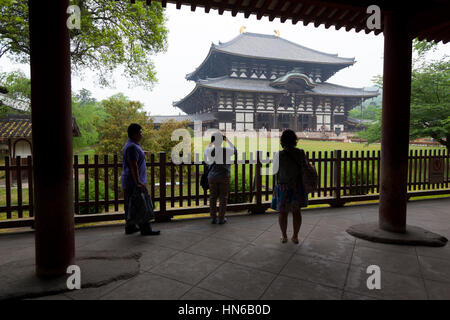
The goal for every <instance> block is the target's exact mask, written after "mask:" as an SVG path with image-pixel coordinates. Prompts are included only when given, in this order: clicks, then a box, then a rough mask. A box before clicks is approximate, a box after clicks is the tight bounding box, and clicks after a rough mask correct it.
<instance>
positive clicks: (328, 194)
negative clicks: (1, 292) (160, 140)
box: [0, 149, 450, 228]
mask: <svg viewBox="0 0 450 320" xmlns="http://www.w3.org/2000/svg"><path fill="white" fill-rule="evenodd" d="M307 156H308V159H309V162H310V163H311V164H313V165H314V166H315V167H316V169H317V173H318V175H319V188H318V190H317V191H316V192H315V193H314V194H310V201H309V204H311V205H314V204H329V205H331V206H342V205H344V204H345V203H346V202H357V201H367V200H376V199H378V197H379V180H380V161H379V160H380V151H372V152H369V151H366V152H364V151H361V152H359V151H355V152H353V151H350V152H347V151H344V152H342V151H340V150H335V151H331V152H327V151H325V152H321V151H319V152H311V153H309V152H307ZM258 157H259V159H258V161H257V159H254V160H245V162H243V161H238V160H235V162H234V163H233V164H232V167H231V185H230V189H231V191H230V196H229V204H228V210H230V211H233V210H234V211H236V210H240V211H242V210H249V211H250V212H253V213H258V212H264V211H265V210H266V209H267V208H268V207H269V206H270V201H271V198H272V190H273V188H274V186H275V183H276V178H275V176H272V175H262V174H261V169H264V168H268V167H269V164H267V163H264V159H267V157H268V154H266V155H265V157H264V159H263V158H262V155H261V154H259V155H258ZM249 158H250V159H253V158H256V157H253V156H252V157H249ZM436 159H440V161H442V162H443V180H442V181H441V182H440V183H432V182H431V181H430V178H429V176H430V163H431V161H435V160H436ZM10 160H11V159H9V158H8V157H6V158H5V163H4V165H1V166H0V228H12V227H23V226H32V224H33V215H34V213H33V205H32V204H33V183H32V181H33V177H32V159H31V157H28V158H27V161H21V160H22V159H20V157H17V158H16V159H14V160H15V161H13V163H11V161H10ZM259 160H261V161H259ZM449 162H450V161H449V153H448V152H447V151H445V150H442V149H441V150H426V149H425V150H419V151H418V150H414V151H410V154H409V161H408V164H409V166H408V167H409V168H408V184H407V188H408V196H409V197H412V196H420V195H443V194H450V189H449V182H450V179H449V172H450V168H449ZM146 165H147V176H148V189H149V192H150V194H151V196H152V198H153V200H154V202H155V205H156V216H157V220H169V219H171V218H172V217H173V216H176V215H187V214H198V213H207V212H209V207H208V197H209V195H208V193H205V192H204V191H203V189H202V188H201V186H200V177H201V175H202V173H203V172H204V170H205V169H206V167H207V165H206V164H205V163H204V162H200V161H197V163H191V164H181V165H176V164H174V163H172V162H171V161H169V159H168V156H167V155H166V154H165V153H162V152H161V153H159V154H158V155H157V156H155V155H154V154H152V155H151V156H150V158H149V159H148V162H147V164H146ZM73 169H74V170H73V172H74V179H73V181H74V212H75V221H76V223H87V222H98V221H111V220H123V219H124V215H123V203H124V200H123V192H122V190H121V181H120V175H121V171H122V163H121V162H119V159H118V156H117V155H114V156H112V157H111V156H107V155H105V156H102V157H100V156H98V155H95V156H94V157H88V156H84V157H83V158H79V157H78V156H74V163H73ZM30 204H31V205H30Z"/></svg>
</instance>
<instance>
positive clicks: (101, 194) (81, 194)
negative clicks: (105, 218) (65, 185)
mask: <svg viewBox="0 0 450 320" xmlns="http://www.w3.org/2000/svg"><path fill="white" fill-rule="evenodd" d="M105 194H106V193H105V183H104V182H103V181H98V199H99V200H104V199H105ZM74 197H75V193H74ZM108 198H109V199H114V191H113V190H112V189H111V188H108ZM78 200H79V201H80V202H81V201H86V197H85V183H84V181H80V182H79V183H78ZM89 201H95V180H94V179H93V178H89ZM103 208H104V207H103V206H100V205H99V209H100V212H104V209H103ZM92 213H99V212H95V205H94V204H91V203H89V206H80V214H92Z"/></svg>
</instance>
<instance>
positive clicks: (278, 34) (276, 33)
mask: <svg viewBox="0 0 450 320" xmlns="http://www.w3.org/2000/svg"><path fill="white" fill-rule="evenodd" d="M273 32H275V35H276V36H277V37H279V36H280V30H277V29H275V30H273Z"/></svg>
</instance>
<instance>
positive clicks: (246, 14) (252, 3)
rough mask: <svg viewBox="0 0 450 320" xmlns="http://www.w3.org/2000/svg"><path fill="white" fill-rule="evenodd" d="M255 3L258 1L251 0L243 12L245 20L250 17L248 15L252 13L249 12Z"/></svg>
mask: <svg viewBox="0 0 450 320" xmlns="http://www.w3.org/2000/svg"><path fill="white" fill-rule="evenodd" d="M257 3H258V0H251V1H250V3H249V4H248V6H247V7H246V11H245V12H244V17H245V18H248V17H250V15H251V14H252V13H253V12H252V11H250V9H253V8H254V7H255V6H256V4H257Z"/></svg>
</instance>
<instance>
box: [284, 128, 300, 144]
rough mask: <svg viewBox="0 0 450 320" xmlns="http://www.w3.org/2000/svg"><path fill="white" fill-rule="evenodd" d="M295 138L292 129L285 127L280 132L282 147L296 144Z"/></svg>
mask: <svg viewBox="0 0 450 320" xmlns="http://www.w3.org/2000/svg"><path fill="white" fill-rule="evenodd" d="M297 140H298V137H297V135H296V134H295V132H294V130H291V129H286V130H284V131H283V133H282V134H281V138H280V143H281V146H282V147H283V148H293V147H295V146H296V145H297Z"/></svg>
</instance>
